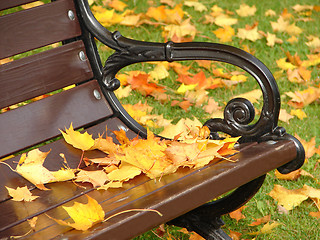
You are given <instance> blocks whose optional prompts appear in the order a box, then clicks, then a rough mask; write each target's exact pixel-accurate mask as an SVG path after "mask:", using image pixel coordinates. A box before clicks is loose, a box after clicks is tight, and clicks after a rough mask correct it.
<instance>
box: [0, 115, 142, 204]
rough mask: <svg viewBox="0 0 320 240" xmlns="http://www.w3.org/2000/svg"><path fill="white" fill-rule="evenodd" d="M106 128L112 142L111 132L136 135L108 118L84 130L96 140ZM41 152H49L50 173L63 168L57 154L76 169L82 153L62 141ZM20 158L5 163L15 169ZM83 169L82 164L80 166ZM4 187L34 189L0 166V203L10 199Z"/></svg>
mask: <svg viewBox="0 0 320 240" xmlns="http://www.w3.org/2000/svg"><path fill="white" fill-rule="evenodd" d="M106 126H108V136H111V137H113V138H114V142H117V140H116V138H115V135H114V134H113V131H119V130H120V129H126V134H127V136H128V137H129V138H130V139H132V138H135V137H136V136H137V135H136V134H135V133H134V132H132V131H131V130H130V129H128V128H127V127H126V126H125V125H124V123H123V122H121V121H120V120H119V119H118V118H108V119H107V120H106V121H103V122H102V123H99V124H97V125H94V126H92V127H90V128H87V129H85V130H84V131H87V132H88V133H89V134H92V136H93V137H94V138H97V137H98V136H99V135H102V136H105V134H106V132H105V129H106ZM39 149H40V150H41V151H43V152H47V151H51V152H50V154H49V155H48V156H47V158H46V161H45V163H44V166H45V167H46V168H48V169H49V170H51V171H56V170H59V169H60V168H61V167H62V166H63V161H62V158H60V156H59V154H60V153H64V154H65V157H66V159H67V161H68V165H69V166H70V167H71V168H76V167H77V166H78V164H79V159H80V157H81V154H82V152H81V151H80V150H78V149H75V148H73V147H71V146H70V145H69V144H66V143H65V141H64V140H63V139H60V140H57V141H55V142H52V143H49V144H47V145H45V146H42V147H40V148H39ZM84 156H85V157H88V158H93V157H99V156H104V153H101V152H97V151H87V152H85V155H84ZM19 159H20V156H16V157H14V158H11V159H8V160H6V161H5V162H6V163H8V164H9V165H10V166H12V167H13V168H15V166H16V164H17V162H19ZM81 166H82V167H84V164H82V165H81ZM5 186H7V187H11V188H17V187H23V186H28V187H29V188H34V187H33V185H32V184H31V183H29V182H28V181H27V180H25V179H24V178H23V177H21V176H20V175H19V174H17V173H15V172H13V171H11V170H10V169H9V168H8V167H7V166H5V165H3V164H0V202H3V201H5V200H8V199H9V198H10V197H9V195H8V192H7V190H6V189H5Z"/></svg>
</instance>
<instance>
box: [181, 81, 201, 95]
mask: <svg viewBox="0 0 320 240" xmlns="http://www.w3.org/2000/svg"><path fill="white" fill-rule="evenodd" d="M197 86H198V83H196V84H189V85H186V84H184V83H182V84H181V85H180V87H179V88H178V89H177V93H179V94H184V93H186V92H187V91H190V90H193V89H195V88H196V87H197Z"/></svg>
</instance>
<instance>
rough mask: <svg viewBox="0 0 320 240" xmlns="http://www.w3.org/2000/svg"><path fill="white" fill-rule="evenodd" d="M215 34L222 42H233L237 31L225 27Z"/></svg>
mask: <svg viewBox="0 0 320 240" xmlns="http://www.w3.org/2000/svg"><path fill="white" fill-rule="evenodd" d="M213 33H214V34H215V35H216V36H217V38H219V40H220V41H221V42H223V43H224V42H231V41H232V36H234V34H235V31H234V29H233V28H232V27H230V26H224V27H223V28H219V29H217V30H215V31H213Z"/></svg>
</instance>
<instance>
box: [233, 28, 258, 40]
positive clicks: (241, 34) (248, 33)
mask: <svg viewBox="0 0 320 240" xmlns="http://www.w3.org/2000/svg"><path fill="white" fill-rule="evenodd" d="M237 37H238V38H240V39H243V40H244V39H248V40H250V41H252V42H255V41H256V40H258V39H261V38H262V36H261V34H260V33H259V32H258V26H255V27H254V28H252V29H246V28H238V33H237Z"/></svg>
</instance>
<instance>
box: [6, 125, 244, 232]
mask: <svg viewBox="0 0 320 240" xmlns="http://www.w3.org/2000/svg"><path fill="white" fill-rule="evenodd" d="M60 131H61V130H60ZM107 131H109V130H108V129H107V127H106V132H107ZM61 133H62V135H63V137H64V139H65V141H66V142H67V143H69V144H71V145H72V146H73V147H75V148H77V149H81V150H82V156H81V159H80V162H79V165H78V168H76V169H71V168H70V167H69V166H68V163H67V160H66V158H65V156H64V154H63V153H61V154H60V156H61V157H62V158H63V159H64V165H65V167H64V168H62V169H60V170H59V171H50V170H48V169H47V168H45V167H44V166H43V163H44V161H45V159H46V157H47V155H48V154H49V153H50V151H48V152H42V151H40V150H39V149H34V150H31V151H29V152H28V153H23V154H22V155H21V158H20V161H19V163H18V164H17V166H16V168H15V169H13V168H12V167H11V166H9V165H8V164H6V163H4V162H3V163H4V164H6V165H8V166H9V167H10V169H11V170H12V171H15V172H16V173H18V174H20V175H21V176H22V177H24V178H26V179H27V180H28V181H30V182H31V183H33V184H34V185H35V186H36V187H37V188H39V189H41V190H50V189H48V188H46V187H45V186H44V184H46V183H52V182H61V181H68V180H72V181H74V182H90V183H91V184H92V185H93V187H94V188H97V189H98V190H107V189H108V188H120V187H122V184H123V182H126V181H128V180H130V179H132V178H134V177H135V176H138V175H140V174H142V173H143V174H145V175H146V176H147V177H149V178H151V179H156V178H159V179H161V177H162V176H163V175H167V174H173V173H174V172H176V171H177V169H178V168H180V167H188V168H200V167H203V166H205V165H207V164H208V163H210V162H212V161H221V160H224V159H226V160H229V159H228V158H227V157H228V156H230V155H232V154H235V153H236V152H237V151H236V150H234V144H235V143H236V142H237V140H238V138H230V137H227V138H225V139H224V140H210V139H208V136H209V133H210V131H209V129H208V128H207V127H198V133H197V134H195V133H194V131H189V132H188V133H187V134H183V133H181V134H179V135H177V136H176V137H175V138H174V139H173V140H167V139H161V138H160V137H157V136H155V135H154V134H153V133H152V132H151V131H149V130H148V131H147V139H141V138H138V136H137V137H136V138H134V139H132V140H130V139H129V138H128V137H127V136H126V132H125V131H124V130H120V131H113V133H114V134H115V136H116V139H117V140H118V142H119V144H116V143H114V141H113V138H112V137H109V136H106V137H105V138H104V137H102V136H101V135H100V136H99V137H98V138H96V139H93V137H92V135H89V134H88V133H87V132H85V133H80V132H79V131H75V130H74V129H73V126H72V124H71V125H70V127H69V129H65V132H64V131H61ZM182 136H183V137H182ZM91 150H99V151H102V152H104V153H106V156H105V157H103V158H95V159H88V158H83V156H84V152H85V151H91ZM82 161H84V162H85V163H86V165H87V166H88V165H93V164H94V165H97V166H99V167H100V169H99V170H93V171H87V170H84V169H79V166H80V163H81V162H82ZM7 189H8V192H9V194H10V196H12V200H15V201H33V200H35V199H36V198H38V196H33V195H32V193H31V192H30V191H29V190H28V188H27V187H26V186H25V187H22V188H20V187H18V188H17V189H12V188H9V187H7ZM87 198H88V203H87V204H82V203H78V202H75V203H74V205H73V206H72V207H64V206H63V208H64V209H65V210H66V211H67V212H68V214H69V215H70V217H71V218H72V219H73V220H74V222H65V221H62V220H57V219H54V220H55V221H56V222H57V223H59V224H62V225H67V226H71V227H73V228H75V229H77V230H83V231H85V230H87V229H88V228H90V227H91V226H92V225H93V224H95V223H98V222H102V221H106V220H108V219H109V218H110V217H109V218H107V219H104V218H105V213H104V211H103V209H102V207H101V206H100V205H99V204H98V202H97V201H96V200H94V199H93V198H91V197H89V196H87ZM130 211H155V210H152V209H132V210H130ZM155 212H157V211H155ZM157 213H158V214H161V213H159V212H157Z"/></svg>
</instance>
